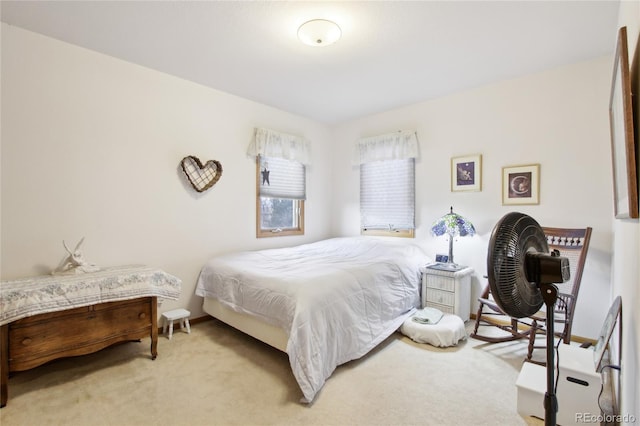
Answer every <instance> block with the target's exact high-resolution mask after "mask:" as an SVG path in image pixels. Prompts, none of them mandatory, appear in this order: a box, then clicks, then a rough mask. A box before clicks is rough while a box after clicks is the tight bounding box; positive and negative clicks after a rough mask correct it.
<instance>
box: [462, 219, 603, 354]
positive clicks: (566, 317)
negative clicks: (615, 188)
mask: <svg viewBox="0 0 640 426" xmlns="http://www.w3.org/2000/svg"><path fill="white" fill-rule="evenodd" d="M542 229H543V231H544V233H545V235H546V237H547V244H548V245H549V250H554V249H556V250H558V251H559V252H560V255H561V256H564V257H566V258H568V259H569V267H570V273H571V277H570V279H569V281H567V282H566V283H560V284H557V287H558V300H557V302H556V305H555V319H556V321H555V323H554V334H555V335H556V337H558V338H560V339H561V340H562V341H563V342H564V343H569V341H570V340H571V329H572V326H573V315H574V313H575V307H576V302H577V299H578V292H579V290H580V282H581V281H582V271H583V269H584V264H585V260H586V258H587V251H588V249H589V242H590V240H591V231H592V229H591V228H590V227H587V228H581V229H569V228H549V227H543V228H542ZM478 301H479V302H480V306H479V307H478V311H477V313H476V322H475V326H474V330H473V333H471V337H473V338H475V339H479V340H483V341H485V342H490V343H496V342H506V341H510V340H518V339H524V338H527V339H528V340H529V344H528V348H527V359H526V360H527V361H533V360H532V355H533V351H534V350H535V349H538V348H546V339H545V343H544V344H543V345H537V344H536V337H537V336H539V335H545V334H546V315H545V313H544V311H542V312H538V313H536V314H535V315H533V316H531V317H528V318H520V319H516V318H511V317H509V316H508V315H506V314H505V313H504V312H503V311H502V310H501V309H500V307H499V306H498V304H497V303H496V302H495V300H493V298H492V297H491V289H490V288H489V285H488V284H487V286H486V287H485V289H484V291H483V293H482V295H481V296H480V297H479V298H478ZM499 316H503V318H502V319H500V318H498V317H499ZM480 326H493V327H497V328H499V329H501V330H503V331H505V332H506V334H503V335H501V336H495V335H487V334H479V333H478V329H479V327H480Z"/></svg>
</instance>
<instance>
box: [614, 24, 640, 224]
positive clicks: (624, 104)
mask: <svg viewBox="0 0 640 426" xmlns="http://www.w3.org/2000/svg"><path fill="white" fill-rule="evenodd" d="M632 111H633V107H632V104H631V80H630V77H629V56H628V51H627V28H626V27H622V28H620V30H619V31H618V45H617V47H616V56H615V62H614V66H613V79H612V82H611V98H610V99H609V122H610V126H611V159H612V161H613V203H614V211H615V216H616V218H618V219H623V218H633V219H635V218H637V217H638V183H637V182H638V181H637V179H636V176H637V169H636V148H635V144H634V140H633V112H632Z"/></svg>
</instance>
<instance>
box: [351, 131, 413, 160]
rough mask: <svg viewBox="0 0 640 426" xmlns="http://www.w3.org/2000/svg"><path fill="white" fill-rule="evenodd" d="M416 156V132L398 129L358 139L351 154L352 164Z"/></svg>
mask: <svg viewBox="0 0 640 426" xmlns="http://www.w3.org/2000/svg"><path fill="white" fill-rule="evenodd" d="M416 157H418V137H417V136H416V132H415V131H399V132H394V133H387V134H384V135H379V136H373V137H370V138H363V139H360V140H358V141H357V142H356V146H355V152H354V154H353V164H363V163H370V162H372V161H382V160H404V159H408V158H416Z"/></svg>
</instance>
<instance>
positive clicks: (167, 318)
mask: <svg viewBox="0 0 640 426" xmlns="http://www.w3.org/2000/svg"><path fill="white" fill-rule="evenodd" d="M189 315H191V312H189V311H187V310H186V309H174V310H173V311H168V312H164V313H163V314H162V334H167V326H169V336H168V337H169V340H171V337H172V336H173V322H174V321H176V320H180V328H181V329H184V328H186V329H187V333H189V334H191V325H190V324H189Z"/></svg>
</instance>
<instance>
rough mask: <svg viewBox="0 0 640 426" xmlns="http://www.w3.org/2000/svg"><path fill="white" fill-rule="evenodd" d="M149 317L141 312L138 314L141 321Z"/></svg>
mask: <svg viewBox="0 0 640 426" xmlns="http://www.w3.org/2000/svg"><path fill="white" fill-rule="evenodd" d="M146 317H147V314H145V313H144V312H141V313H140V314H138V318H140V319H145V318H146Z"/></svg>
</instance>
